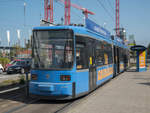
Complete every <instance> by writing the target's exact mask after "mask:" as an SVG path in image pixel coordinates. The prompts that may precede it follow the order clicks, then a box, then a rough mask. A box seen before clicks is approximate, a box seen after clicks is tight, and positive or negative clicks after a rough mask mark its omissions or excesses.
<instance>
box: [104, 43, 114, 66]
mask: <svg viewBox="0 0 150 113" xmlns="http://www.w3.org/2000/svg"><path fill="white" fill-rule="evenodd" d="M103 50H104V64H105V65H107V64H112V62H113V59H112V46H111V44H108V43H106V42H104V47H103Z"/></svg>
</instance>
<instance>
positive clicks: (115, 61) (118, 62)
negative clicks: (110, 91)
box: [114, 46, 120, 75]
mask: <svg viewBox="0 0 150 113" xmlns="http://www.w3.org/2000/svg"><path fill="white" fill-rule="evenodd" d="M114 64H116V68H115V72H114V74H115V75H116V74H117V73H119V71H120V61H119V48H118V47H116V46H114Z"/></svg>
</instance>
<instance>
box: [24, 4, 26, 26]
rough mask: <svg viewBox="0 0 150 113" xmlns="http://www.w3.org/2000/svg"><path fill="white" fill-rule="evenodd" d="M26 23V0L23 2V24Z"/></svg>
mask: <svg viewBox="0 0 150 113" xmlns="http://www.w3.org/2000/svg"><path fill="white" fill-rule="evenodd" d="M25 24H26V2H24V26H25Z"/></svg>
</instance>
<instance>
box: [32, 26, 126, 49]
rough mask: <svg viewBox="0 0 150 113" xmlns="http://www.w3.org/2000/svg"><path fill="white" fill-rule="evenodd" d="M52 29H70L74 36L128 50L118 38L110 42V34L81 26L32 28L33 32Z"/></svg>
mask: <svg viewBox="0 0 150 113" xmlns="http://www.w3.org/2000/svg"><path fill="white" fill-rule="evenodd" d="M52 29H71V30H73V31H74V33H75V35H83V36H87V37H94V38H95V39H98V40H104V41H106V42H108V43H111V44H112V43H114V45H115V46H119V47H122V48H126V49H127V48H128V47H127V46H126V45H125V44H123V40H122V39H120V38H119V37H114V40H112V39H111V35H110V34H108V35H107V36H105V35H102V34H99V33H96V32H93V31H91V30H89V29H87V28H85V27H81V26H39V27H34V28H33V30H52Z"/></svg>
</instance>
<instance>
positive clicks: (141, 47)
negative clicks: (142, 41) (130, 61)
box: [130, 45, 147, 51]
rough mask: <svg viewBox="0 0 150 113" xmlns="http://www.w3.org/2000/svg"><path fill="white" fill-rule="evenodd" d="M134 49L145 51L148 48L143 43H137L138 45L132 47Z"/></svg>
mask: <svg viewBox="0 0 150 113" xmlns="http://www.w3.org/2000/svg"><path fill="white" fill-rule="evenodd" d="M130 49H131V50H132V51H144V50H146V49H147V48H146V47H144V46H142V45H136V46H132V47H131V48H130Z"/></svg>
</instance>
